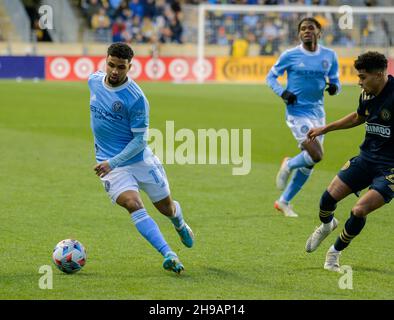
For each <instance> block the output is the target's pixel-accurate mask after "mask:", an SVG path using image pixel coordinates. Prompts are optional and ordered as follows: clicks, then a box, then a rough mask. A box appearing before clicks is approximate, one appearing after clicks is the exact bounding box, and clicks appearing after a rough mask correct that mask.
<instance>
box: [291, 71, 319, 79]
mask: <svg viewBox="0 0 394 320" xmlns="http://www.w3.org/2000/svg"><path fill="white" fill-rule="evenodd" d="M296 74H297V75H299V76H304V77H309V78H314V77H324V76H325V75H326V73H325V72H324V71H319V70H296Z"/></svg>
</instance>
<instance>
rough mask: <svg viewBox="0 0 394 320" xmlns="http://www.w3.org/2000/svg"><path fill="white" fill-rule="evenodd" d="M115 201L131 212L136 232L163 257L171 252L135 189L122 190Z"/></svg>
mask: <svg viewBox="0 0 394 320" xmlns="http://www.w3.org/2000/svg"><path fill="white" fill-rule="evenodd" d="M116 203H117V204H118V205H120V206H121V207H123V208H125V209H126V210H127V211H128V212H129V213H130V214H131V219H132V221H133V223H134V225H135V226H136V228H137V230H138V232H139V233H140V234H141V235H142V236H143V237H144V238H145V239H146V240H147V241H148V242H149V243H150V244H151V245H152V246H153V247H154V248H155V249H156V250H157V251H159V252H160V253H161V254H162V256H163V257H165V256H167V255H168V254H170V253H173V251H172V250H171V248H170V246H169V245H168V243H167V242H166V240H165V239H164V236H163V234H162V233H161V231H160V229H159V226H158V225H157V224H156V222H155V221H154V220H153V219H152V218H151V217H150V216H149V214H148V212H147V211H146V209H145V208H144V205H143V203H142V200H141V197H140V195H139V193H138V192H137V191H134V190H128V191H125V192H122V193H121V194H120V195H119V196H118V198H117V199H116Z"/></svg>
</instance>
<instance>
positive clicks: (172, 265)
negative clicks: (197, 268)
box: [163, 251, 185, 274]
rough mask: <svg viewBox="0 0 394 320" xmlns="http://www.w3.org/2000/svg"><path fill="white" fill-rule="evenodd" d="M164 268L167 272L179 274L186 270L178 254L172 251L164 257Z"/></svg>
mask: <svg viewBox="0 0 394 320" xmlns="http://www.w3.org/2000/svg"><path fill="white" fill-rule="evenodd" d="M163 268H164V269H165V270H167V271H174V272H175V273H178V274H180V273H181V272H182V271H183V270H184V269H185V268H184V267H183V264H182V262H181V261H180V260H179V258H178V256H177V255H176V253H174V252H171V251H170V252H168V253H167V254H166V255H165V256H164V262H163Z"/></svg>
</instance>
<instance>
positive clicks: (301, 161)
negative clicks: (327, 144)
mask: <svg viewBox="0 0 394 320" xmlns="http://www.w3.org/2000/svg"><path fill="white" fill-rule="evenodd" d="M313 165H315V162H314V161H313V160H312V158H311V156H310V155H309V153H308V152H307V151H305V150H304V151H302V152H300V153H299V154H297V155H296V156H295V157H294V158H291V159H290V160H289V161H288V162H287V166H288V168H289V169H290V170H293V169H296V168H302V167H309V166H313Z"/></svg>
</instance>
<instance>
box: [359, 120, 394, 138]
mask: <svg viewBox="0 0 394 320" xmlns="http://www.w3.org/2000/svg"><path fill="white" fill-rule="evenodd" d="M365 128H366V130H367V133H370V134H376V135H379V136H381V137H383V138H390V137H391V128H390V127H388V126H383V125H381V124H377V123H368V122H367V123H366V126H365Z"/></svg>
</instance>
